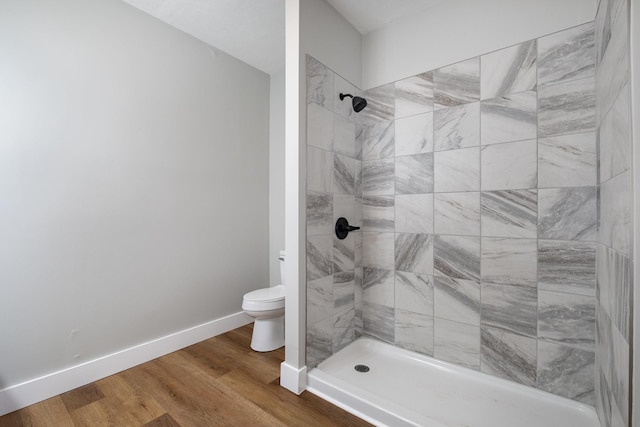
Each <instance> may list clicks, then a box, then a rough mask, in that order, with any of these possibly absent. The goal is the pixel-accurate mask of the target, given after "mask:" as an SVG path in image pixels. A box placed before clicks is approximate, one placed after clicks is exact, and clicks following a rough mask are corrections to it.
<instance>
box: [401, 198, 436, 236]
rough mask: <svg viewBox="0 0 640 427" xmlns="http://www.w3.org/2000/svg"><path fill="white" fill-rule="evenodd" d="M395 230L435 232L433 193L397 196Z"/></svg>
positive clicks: (403, 231)
mask: <svg viewBox="0 0 640 427" xmlns="http://www.w3.org/2000/svg"><path fill="white" fill-rule="evenodd" d="M395 231H396V233H422V234H433V194H407V195H397V196H395Z"/></svg>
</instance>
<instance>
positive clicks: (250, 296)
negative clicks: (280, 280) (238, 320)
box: [242, 285, 284, 311]
mask: <svg viewBox="0 0 640 427" xmlns="http://www.w3.org/2000/svg"><path fill="white" fill-rule="evenodd" d="M280 308H284V286H282V285H278V286H273V287H271V288H263V289H257V290H255V291H251V292H249V293H247V294H245V295H244V297H243V298H242V309H243V310H251V311H263V310H264V311H266V310H277V309H280Z"/></svg>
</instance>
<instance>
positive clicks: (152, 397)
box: [0, 325, 370, 427]
mask: <svg viewBox="0 0 640 427" xmlns="http://www.w3.org/2000/svg"><path fill="white" fill-rule="evenodd" d="M252 327H253V325H247V326H243V327H241V328H238V329H235V330H233V331H230V332H227V333H226V334H223V335H219V336H217V337H214V338H211V339H209V340H206V341H203V342H201V343H198V344H195V345H192V346H191V347H187V348H185V349H182V350H179V351H176V352H175V353H171V354H168V355H166V356H163V357H160V358H158V359H155V360H152V361H150V362H147V363H144V364H142V365H139V366H136V367H134V368H131V369H129V370H126V371H124V372H120V373H119V374H116V375H112V376H110V377H107V378H104V379H102V380H99V381H96V382H94V383H91V384H88V385H86V386H84V387H80V388H77V389H75V390H72V391H69V392H67V393H64V394H61V395H59V396H56V397H53V398H51V399H48V400H45V401H43V402H40V403H37V404H35V405H32V406H29V407H27V408H24V409H21V410H19V411H16V412H12V413H10V414H7V415H5V416H3V417H0V427H14V426H38V427H40V426H43V427H48V426H51V427H66V426H77V427H79V426H91V427H93V426H127V427H128V426H146V427H177V426H181V427H191V426H196V427H202V426H368V425H370V424H368V423H366V422H364V421H362V420H361V419H359V418H357V417H355V416H353V415H351V414H349V413H347V412H345V411H343V410H342V409H340V408H338V407H336V406H334V405H332V404H330V403H328V402H326V401H324V400H322V399H320V398H319V397H317V396H315V395H313V394H311V393H309V392H306V391H305V392H303V393H302V394H301V395H300V396H296V395H295V394H293V393H291V392H289V391H287V390H285V389H284V388H282V387H280V363H281V362H282V361H283V360H284V349H279V350H276V351H272V352H269V353H256V352H254V351H252V350H251V348H250V347H249V343H250V341H251V332H252V330H253V329H252Z"/></svg>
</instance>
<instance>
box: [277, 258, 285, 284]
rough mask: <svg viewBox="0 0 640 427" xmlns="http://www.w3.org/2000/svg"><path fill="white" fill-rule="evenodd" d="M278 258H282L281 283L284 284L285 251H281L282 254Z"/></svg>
mask: <svg viewBox="0 0 640 427" xmlns="http://www.w3.org/2000/svg"><path fill="white" fill-rule="evenodd" d="M278 259H279V260H280V284H281V285H283V286H284V276H285V270H284V251H280V256H279V257H278Z"/></svg>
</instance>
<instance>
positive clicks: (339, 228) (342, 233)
mask: <svg viewBox="0 0 640 427" xmlns="http://www.w3.org/2000/svg"><path fill="white" fill-rule="evenodd" d="M354 230H360V227H354V226H353V225H349V221H347V219H346V218H344V217H340V218H338V220H337V221H336V236H337V237H338V239H340V240H342V239H345V238H346V237H347V234H349V232H350V231H354Z"/></svg>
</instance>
